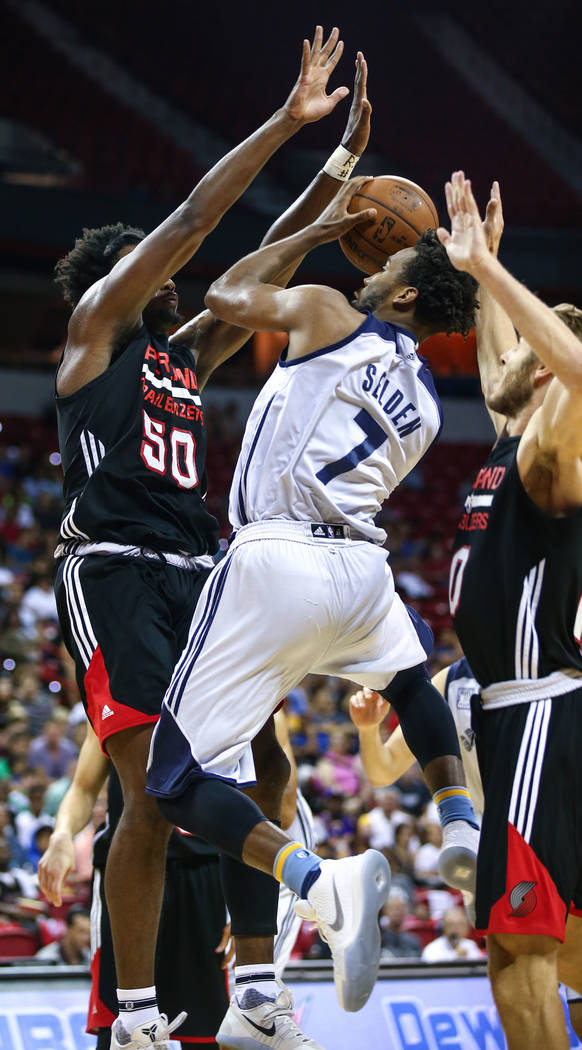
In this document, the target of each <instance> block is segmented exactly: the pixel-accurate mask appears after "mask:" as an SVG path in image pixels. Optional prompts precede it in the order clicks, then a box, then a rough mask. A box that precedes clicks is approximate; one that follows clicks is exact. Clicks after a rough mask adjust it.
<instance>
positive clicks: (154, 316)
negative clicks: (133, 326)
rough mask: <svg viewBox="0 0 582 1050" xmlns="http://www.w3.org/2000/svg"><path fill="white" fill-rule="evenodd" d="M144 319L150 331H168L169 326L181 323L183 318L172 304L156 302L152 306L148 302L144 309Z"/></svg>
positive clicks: (172, 326)
mask: <svg viewBox="0 0 582 1050" xmlns="http://www.w3.org/2000/svg"><path fill="white" fill-rule="evenodd" d="M144 321H145V322H146V325H148V327H149V328H150V330H151V331H152V332H169V331H170V329H171V328H175V327H176V325H179V324H182V323H183V321H184V318H183V317H182V314H180V313H178V311H177V310H176V309H175V307H174V306H171V305H170V304H169V303H168V304H167V306H166V305H163V304H162V303H159V302H158V303H156V305H155V307H152V305H151V303H149V304H148V306H147V307H146V309H145V310H144Z"/></svg>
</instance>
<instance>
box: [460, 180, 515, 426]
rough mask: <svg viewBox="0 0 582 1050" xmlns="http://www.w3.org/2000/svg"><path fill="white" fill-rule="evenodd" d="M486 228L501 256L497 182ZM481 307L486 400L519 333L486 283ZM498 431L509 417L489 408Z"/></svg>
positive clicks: (478, 324) (492, 248)
mask: <svg viewBox="0 0 582 1050" xmlns="http://www.w3.org/2000/svg"><path fill="white" fill-rule="evenodd" d="M446 193H447V205H448V204H449V200H451V201H452V190H449V189H447V190H446ZM483 231H484V233H485V238H486V240H487V246H488V248H489V251H490V252H491V253H492V254H493V255H494V256H495V257H496V258H497V254H498V252H499V243H500V241H501V235H502V233H503V207H502V203H501V192H500V189H499V183H498V182H494V183H493V185H492V187H491V196H490V198H489V202H488V204H487V209H486V211H485V221H484V223H483ZM478 300H479V309H478V310H477V315H476V335H477V361H478V364H479V375H480V377H481V389H482V391H483V396H484V397H485V402H487V395H488V392H489V390H490V389H491V388H492V387H493V386H494V385H495V383H496V382H497V380H498V378H499V371H500V368H501V365H500V358H501V356H502V354H504V353H505V352H506V351H507V350H510V349H511V348H512V347H514V346H515V345H516V343H517V335H516V332H515V328H514V327H513V324H512V323H511V320H510V318H509V317H508V316H507V314H506V313H505V310H503V309H502V308H501V306H500V305H499V303H498V302H497V300H496V299H494V298H493V296H492V295H491V293H490V292H489V291H488V290H487V288H485V287H484V286H482V285H480V286H479V291H478ZM487 411H488V412H489V415H490V416H491V421H492V423H493V426H494V427H495V432H496V433H497V434H500V433H501V432H502V430H503V428H504V427H505V422H506V420H505V416H502V415H500V414H499V413H498V412H493V411H492V410H491V409H490V408H488V409H487Z"/></svg>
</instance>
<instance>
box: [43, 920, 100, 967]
mask: <svg viewBox="0 0 582 1050" xmlns="http://www.w3.org/2000/svg"><path fill="white" fill-rule="evenodd" d="M66 923H67V928H66V930H65V932H64V933H63V935H62V937H60V938H59V940H58V941H52V942H51V944H47V945H45V947H44V948H41V949H40V951H39V952H37V953H36V955H35V956H34V958H35V961H36V962H39V963H42V964H43V965H44V964H45V963H60V964H63V963H65V964H67V965H69V966H89V964H90V962H91V951H90V942H91V921H90V918H89V912H88V911H87V909H86V908H81V907H80V906H79V905H73V907H72V908H71V909H70V911H69V912H68V914H67V918H66Z"/></svg>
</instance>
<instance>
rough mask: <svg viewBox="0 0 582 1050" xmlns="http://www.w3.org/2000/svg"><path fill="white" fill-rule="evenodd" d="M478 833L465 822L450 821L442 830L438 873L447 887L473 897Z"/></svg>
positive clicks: (475, 880) (475, 879)
mask: <svg viewBox="0 0 582 1050" xmlns="http://www.w3.org/2000/svg"><path fill="white" fill-rule="evenodd" d="M478 850H479V831H478V830H477V828H472V827H471V825H470V824H468V823H467V821H466V820H451V822H450V824H446V825H445V827H444V828H443V848H442V850H441V852H440V855H439V871H440V873H441V876H442V878H443V879H444V881H445V882H446V883H447V885H449V886H453V888H454V889H456V890H461V891H462V892H464V893H467V892H468V893H471V894H472V895H473V896H474V895H475V887H476V882H477V852H478Z"/></svg>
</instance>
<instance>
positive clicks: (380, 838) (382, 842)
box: [358, 787, 406, 850]
mask: <svg viewBox="0 0 582 1050" xmlns="http://www.w3.org/2000/svg"><path fill="white" fill-rule="evenodd" d="M374 800H375V802H376V805H375V807H374V809H372V810H370V812H369V813H364V815H363V816H361V817H360V820H359V821H358V831H359V833H360V836H362V837H363V838H365V840H366V841H367V843H368V845H369V846H371V847H372V849H380V850H381V849H389V848H390V847H391V846H393V845H394V831H395V828H396V825H397V823H399V821H402V820H406V814H405V813H402V811H401V809H400V792H399V791H398V790H397V789H396V788H388V787H386V788H377V790H376V791H375V792H374Z"/></svg>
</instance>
